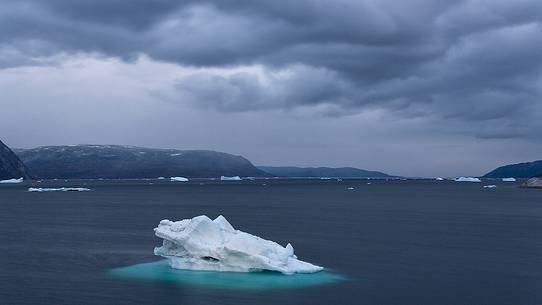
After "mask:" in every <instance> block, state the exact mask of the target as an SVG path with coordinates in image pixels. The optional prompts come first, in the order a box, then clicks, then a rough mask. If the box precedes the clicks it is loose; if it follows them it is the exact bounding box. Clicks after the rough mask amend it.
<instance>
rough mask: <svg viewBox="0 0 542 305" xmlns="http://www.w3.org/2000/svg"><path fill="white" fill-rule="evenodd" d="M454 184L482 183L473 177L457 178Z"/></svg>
mask: <svg viewBox="0 0 542 305" xmlns="http://www.w3.org/2000/svg"><path fill="white" fill-rule="evenodd" d="M455 181H456V182H482V180H480V179H478V178H474V177H459V178H456V179H455Z"/></svg>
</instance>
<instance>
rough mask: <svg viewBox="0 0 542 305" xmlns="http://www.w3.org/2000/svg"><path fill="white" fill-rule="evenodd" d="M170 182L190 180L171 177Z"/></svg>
mask: <svg viewBox="0 0 542 305" xmlns="http://www.w3.org/2000/svg"><path fill="white" fill-rule="evenodd" d="M169 180H170V181H176V182H187V181H188V178H185V177H171V178H169Z"/></svg>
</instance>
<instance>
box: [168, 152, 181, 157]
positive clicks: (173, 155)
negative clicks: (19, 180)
mask: <svg viewBox="0 0 542 305" xmlns="http://www.w3.org/2000/svg"><path fill="white" fill-rule="evenodd" d="M182 155H183V154H182V153H176V154H170V156H172V157H178V156H182Z"/></svg>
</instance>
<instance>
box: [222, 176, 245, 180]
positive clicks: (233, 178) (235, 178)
mask: <svg viewBox="0 0 542 305" xmlns="http://www.w3.org/2000/svg"><path fill="white" fill-rule="evenodd" d="M220 180H222V181H239V180H241V177H239V176H233V177H227V176H220Z"/></svg>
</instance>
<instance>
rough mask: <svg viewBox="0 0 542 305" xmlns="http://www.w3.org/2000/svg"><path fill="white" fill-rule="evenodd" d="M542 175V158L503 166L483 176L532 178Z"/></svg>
mask: <svg viewBox="0 0 542 305" xmlns="http://www.w3.org/2000/svg"><path fill="white" fill-rule="evenodd" d="M538 176H542V160H538V161H533V162H526V163H518V164H510V165H505V166H501V167H499V168H497V169H495V170H492V171H491V172H489V173H487V174H485V175H484V176H483V177H482V178H508V177H514V178H531V177H538Z"/></svg>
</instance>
